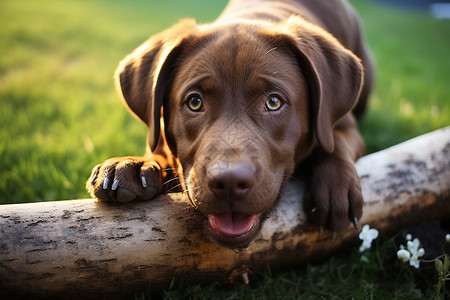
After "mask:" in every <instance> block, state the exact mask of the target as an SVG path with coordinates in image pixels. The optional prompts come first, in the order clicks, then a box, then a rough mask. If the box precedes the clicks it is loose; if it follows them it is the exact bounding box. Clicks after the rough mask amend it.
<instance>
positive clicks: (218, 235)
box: [208, 211, 261, 248]
mask: <svg viewBox="0 0 450 300" xmlns="http://www.w3.org/2000/svg"><path fill="white" fill-rule="evenodd" d="M260 219H261V214H255V215H250V214H244V213H239V212H234V211H232V212H226V213H221V214H211V215H208V227H209V231H210V232H211V234H212V237H213V238H214V239H215V240H216V241H217V242H219V243H220V244H222V245H224V246H227V247H230V248H243V247H247V246H248V244H249V243H250V242H251V241H252V240H253V238H254V237H255V236H256V234H257V233H258V232H259V229H260V225H261V220H260Z"/></svg>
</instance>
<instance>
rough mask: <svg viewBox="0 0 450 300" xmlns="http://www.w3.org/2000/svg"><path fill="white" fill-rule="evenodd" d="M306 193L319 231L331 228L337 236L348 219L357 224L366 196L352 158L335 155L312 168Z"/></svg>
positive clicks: (306, 205) (313, 221)
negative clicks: (363, 195) (363, 194)
mask: <svg viewBox="0 0 450 300" xmlns="http://www.w3.org/2000/svg"><path fill="white" fill-rule="evenodd" d="M306 195H307V197H306V202H305V210H306V212H307V214H308V215H309V216H310V219H311V222H312V223H314V224H316V225H318V226H319V231H320V230H321V228H325V229H328V230H330V231H331V232H332V233H333V234H332V236H333V238H334V237H335V234H336V232H339V231H342V230H344V229H346V228H347V226H348V224H349V222H351V223H352V224H353V225H354V226H355V228H357V227H358V220H359V219H360V218H361V215H362V207H363V198H362V193H361V184H360V180H359V176H358V174H357V172H356V169H355V166H354V163H353V162H351V161H345V160H342V159H339V158H337V157H334V156H329V157H328V158H326V159H324V160H322V161H321V162H320V163H318V164H317V165H316V166H315V167H314V169H313V172H312V177H311V182H310V185H309V188H308V189H307V194H306Z"/></svg>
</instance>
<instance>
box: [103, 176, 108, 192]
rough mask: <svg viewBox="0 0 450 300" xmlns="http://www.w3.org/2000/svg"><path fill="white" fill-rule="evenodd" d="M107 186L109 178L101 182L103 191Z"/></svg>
mask: <svg viewBox="0 0 450 300" xmlns="http://www.w3.org/2000/svg"><path fill="white" fill-rule="evenodd" d="M108 186H109V177H106V178H105V181H103V189H104V190H106V189H108Z"/></svg>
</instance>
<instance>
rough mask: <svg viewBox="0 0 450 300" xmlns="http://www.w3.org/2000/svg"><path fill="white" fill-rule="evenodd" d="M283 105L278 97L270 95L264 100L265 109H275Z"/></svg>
mask: <svg viewBox="0 0 450 300" xmlns="http://www.w3.org/2000/svg"><path fill="white" fill-rule="evenodd" d="M282 106H283V101H282V100H281V99H280V98H279V97H278V96H274V95H271V96H270V97H269V98H268V99H267V101H266V106H265V107H266V110H267V111H277V110H279V109H280V108H281V107H282Z"/></svg>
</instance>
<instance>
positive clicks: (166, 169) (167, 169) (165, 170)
mask: <svg viewBox="0 0 450 300" xmlns="http://www.w3.org/2000/svg"><path fill="white" fill-rule="evenodd" d="M173 170H175V171H176V170H178V168H165V169H162V170H161V172H167V171H173Z"/></svg>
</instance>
